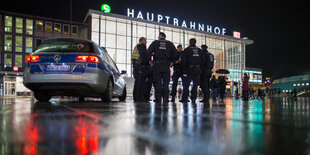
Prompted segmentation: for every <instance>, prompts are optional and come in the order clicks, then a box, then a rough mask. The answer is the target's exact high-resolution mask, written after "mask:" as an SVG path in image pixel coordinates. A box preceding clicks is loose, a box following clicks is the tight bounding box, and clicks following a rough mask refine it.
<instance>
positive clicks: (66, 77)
mask: <svg viewBox="0 0 310 155" xmlns="http://www.w3.org/2000/svg"><path fill="white" fill-rule="evenodd" d="M124 74H126V71H122V72H121V73H120V72H119V70H118V68H117V66H116V64H115V63H114V61H113V60H112V59H111V57H110V56H109V54H108V53H107V51H106V49H105V48H102V47H99V46H98V45H97V44H96V43H94V42H92V41H89V40H84V39H73V38H51V39H46V40H43V42H42V44H41V45H39V46H38V47H37V49H36V51H35V52H33V53H31V54H30V55H28V56H27V57H26V66H25V70H24V74H23V79H24V81H23V83H24V85H25V86H26V87H27V88H29V89H31V90H32V91H33V92H34V97H35V98H36V99H37V100H38V101H48V100H50V99H51V98H52V96H77V97H79V100H80V101H84V97H98V98H101V99H102V100H103V101H105V102H110V101H111V99H112V98H113V97H118V98H119V100H121V101H124V100H125V99H126V83H125V81H124V79H123V78H122V76H123V75H124Z"/></svg>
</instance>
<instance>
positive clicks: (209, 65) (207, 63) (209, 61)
mask: <svg viewBox="0 0 310 155" xmlns="http://www.w3.org/2000/svg"><path fill="white" fill-rule="evenodd" d="M202 54H203V56H202V57H203V59H204V63H203V64H202V65H201V71H202V72H205V73H207V74H212V69H213V66H214V55H213V54H212V53H210V52H209V51H208V50H202Z"/></svg>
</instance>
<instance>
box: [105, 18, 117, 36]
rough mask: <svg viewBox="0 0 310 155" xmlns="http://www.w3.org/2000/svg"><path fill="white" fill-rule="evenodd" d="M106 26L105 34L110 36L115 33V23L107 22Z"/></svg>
mask: <svg viewBox="0 0 310 155" xmlns="http://www.w3.org/2000/svg"><path fill="white" fill-rule="evenodd" d="M106 26H107V33H110V34H115V33H116V23H115V22H113V21H107V22H106Z"/></svg>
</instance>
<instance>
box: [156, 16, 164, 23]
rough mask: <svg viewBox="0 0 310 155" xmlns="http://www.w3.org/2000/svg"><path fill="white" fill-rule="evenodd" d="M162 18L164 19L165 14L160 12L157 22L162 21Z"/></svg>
mask: <svg viewBox="0 0 310 155" xmlns="http://www.w3.org/2000/svg"><path fill="white" fill-rule="evenodd" d="M162 20H163V16H162V15H160V14H158V15H157V22H160V21H162Z"/></svg>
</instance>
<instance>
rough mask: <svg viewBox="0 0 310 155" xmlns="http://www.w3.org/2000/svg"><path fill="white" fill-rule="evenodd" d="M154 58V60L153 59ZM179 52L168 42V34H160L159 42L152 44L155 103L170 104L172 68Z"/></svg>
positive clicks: (149, 50)
mask: <svg viewBox="0 0 310 155" xmlns="http://www.w3.org/2000/svg"><path fill="white" fill-rule="evenodd" d="M152 57H153V60H151V58H152ZM176 58H177V50H176V48H175V46H174V45H173V43H171V42H170V41H168V40H166V34H165V33H163V32H160V33H159V36H158V40H155V41H153V42H152V43H151V45H150V46H149V49H148V59H149V61H150V62H151V63H152V64H153V79H154V84H155V102H156V103H161V101H162V99H163V102H164V103H168V102H169V100H168V98H169V87H168V85H169V82H170V66H172V65H173V63H174V62H175V61H176Z"/></svg>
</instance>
